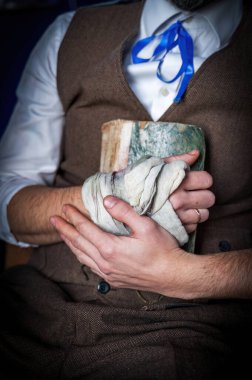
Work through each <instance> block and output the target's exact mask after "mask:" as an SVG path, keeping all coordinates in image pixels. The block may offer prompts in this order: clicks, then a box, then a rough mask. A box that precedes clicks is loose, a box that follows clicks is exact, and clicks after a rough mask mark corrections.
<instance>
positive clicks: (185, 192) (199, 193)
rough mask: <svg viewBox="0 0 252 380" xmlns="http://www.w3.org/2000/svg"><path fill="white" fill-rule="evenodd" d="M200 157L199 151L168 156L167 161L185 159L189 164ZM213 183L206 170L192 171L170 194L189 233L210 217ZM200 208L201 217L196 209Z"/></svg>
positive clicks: (172, 202) (173, 204)
mask: <svg viewBox="0 0 252 380" xmlns="http://www.w3.org/2000/svg"><path fill="white" fill-rule="evenodd" d="M198 157H199V151H198V150H194V151H192V152H189V153H186V154H181V155H177V156H172V157H168V158H166V159H165V161H166V162H171V161H174V160H179V159H181V160H184V161H185V162H187V163H188V165H192V164H194V162H196V161H197V159H198ZM212 184H213V179H212V176H211V175H210V174H209V173H208V172H206V171H190V172H188V173H187V175H186V178H185V179H184V180H183V182H182V183H181V185H180V186H179V187H178V189H177V190H176V191H174V193H173V194H172V195H171V196H170V198H169V201H170V202H171V204H172V206H173V208H174V210H175V211H176V213H177V215H178V217H179V218H180V220H181V222H182V224H183V225H184V227H185V229H186V231H187V233H191V232H193V231H195V230H196V228H197V225H198V223H202V222H205V221H206V220H207V219H208V218H209V210H208V209H209V208H210V207H212V206H213V204H214V202H215V196H214V194H213V193H212V192H211V191H210V190H209V189H210V187H211V186H212ZM195 209H196V210H198V211H199V213H200V217H199V215H198V214H197V212H196V211H195Z"/></svg>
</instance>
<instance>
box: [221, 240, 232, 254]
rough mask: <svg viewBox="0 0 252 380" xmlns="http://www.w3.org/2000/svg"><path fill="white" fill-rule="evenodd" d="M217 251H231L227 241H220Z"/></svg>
mask: <svg viewBox="0 0 252 380" xmlns="http://www.w3.org/2000/svg"><path fill="white" fill-rule="evenodd" d="M219 249H220V250H221V252H228V251H231V244H230V243H229V242H228V241H227V240H221V241H220V242H219Z"/></svg>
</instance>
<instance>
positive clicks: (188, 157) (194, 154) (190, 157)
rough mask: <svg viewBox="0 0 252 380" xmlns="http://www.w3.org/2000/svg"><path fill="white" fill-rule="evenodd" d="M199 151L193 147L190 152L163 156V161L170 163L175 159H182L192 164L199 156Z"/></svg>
mask: <svg viewBox="0 0 252 380" xmlns="http://www.w3.org/2000/svg"><path fill="white" fill-rule="evenodd" d="M199 155H200V152H199V150H198V149H194V150H192V151H190V152H187V153H183V154H177V155H175V156H170V157H165V158H164V161H165V162H167V163H170V162H172V161H176V160H183V161H185V162H186V163H187V164H188V165H190V166H191V165H193V164H194V163H195V162H196V161H197V159H198V158H199Z"/></svg>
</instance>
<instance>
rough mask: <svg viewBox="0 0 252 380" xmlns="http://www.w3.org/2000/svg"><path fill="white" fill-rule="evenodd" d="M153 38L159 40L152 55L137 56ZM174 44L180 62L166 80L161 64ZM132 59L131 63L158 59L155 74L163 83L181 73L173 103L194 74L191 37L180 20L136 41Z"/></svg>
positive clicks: (177, 76)
mask: <svg viewBox="0 0 252 380" xmlns="http://www.w3.org/2000/svg"><path fill="white" fill-rule="evenodd" d="M155 38H159V39H160V42H159V44H158V45H157V47H156V48H155V50H154V52H153V54H152V56H151V57H150V58H140V57H138V54H139V53H140V51H141V50H142V49H143V48H144V47H145V46H146V45H148V44H149V43H150V42H151V41H153V40H154V39H155ZM176 46H178V47H179V50H180V54H181V59H182V64H181V67H180V69H179V71H178V73H177V74H176V75H175V77H174V78H172V79H170V80H167V79H165V78H164V76H163V74H162V65H163V62H164V59H165V56H166V55H167V53H169V51H171V50H172V49H173V48H175V47H176ZM132 61H133V63H142V62H149V61H159V64H158V68H157V73H156V74H157V77H158V78H159V79H160V80H161V81H163V82H165V83H172V82H174V81H175V80H177V79H178V78H179V77H180V76H182V75H183V79H182V82H181V85H180V87H179V90H178V93H177V95H176V97H175V98H174V99H173V100H174V102H175V103H179V102H180V100H181V98H182V96H183V94H184V92H185V90H186V88H187V85H188V83H189V81H190V79H191V77H192V76H193V74H194V66H193V40H192V37H191V36H190V34H189V33H188V32H187V31H186V29H185V28H184V27H183V25H182V22H181V21H177V22H176V23H174V24H172V25H171V26H170V27H169V28H168V29H166V30H165V31H164V32H163V33H161V34H158V35H153V36H150V37H147V38H143V39H142V40H139V41H138V42H136V44H135V45H134V46H133V48H132Z"/></svg>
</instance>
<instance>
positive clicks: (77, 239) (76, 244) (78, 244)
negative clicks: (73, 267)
mask: <svg viewBox="0 0 252 380" xmlns="http://www.w3.org/2000/svg"><path fill="white" fill-rule="evenodd" d="M72 244H73V246H74V247H75V248H77V249H79V250H81V248H82V238H81V235H76V236H75V237H74V239H73V241H72Z"/></svg>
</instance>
